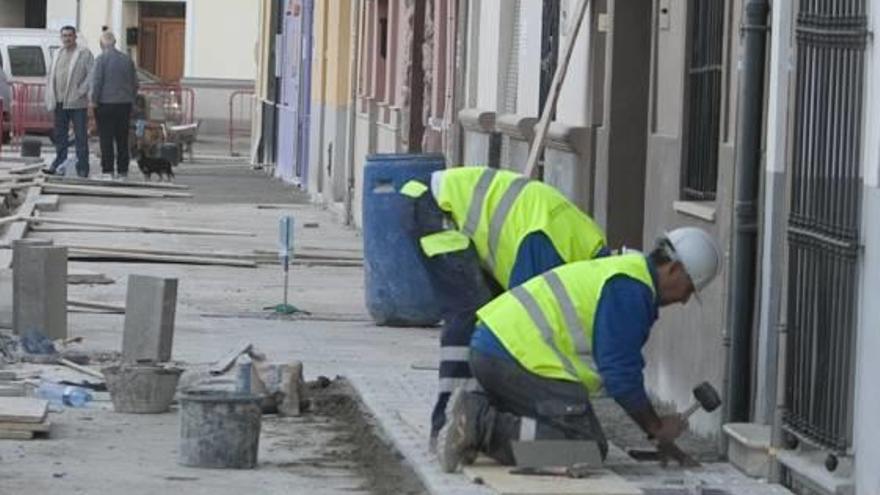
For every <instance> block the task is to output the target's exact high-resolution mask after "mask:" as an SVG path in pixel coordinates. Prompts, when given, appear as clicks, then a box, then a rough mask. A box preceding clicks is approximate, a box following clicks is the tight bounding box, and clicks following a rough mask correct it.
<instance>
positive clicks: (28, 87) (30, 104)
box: [11, 83, 55, 139]
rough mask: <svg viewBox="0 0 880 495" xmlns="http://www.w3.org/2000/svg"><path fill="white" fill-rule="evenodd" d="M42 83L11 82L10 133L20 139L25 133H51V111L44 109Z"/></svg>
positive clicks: (43, 87)
mask: <svg viewBox="0 0 880 495" xmlns="http://www.w3.org/2000/svg"><path fill="white" fill-rule="evenodd" d="M45 93H46V85H45V84H42V83H14V84H12V109H11V116H12V135H13V137H14V138H16V139H21V137H22V136H24V135H25V134H47V135H48V134H51V132H52V129H53V127H54V125H55V119H54V117H53V115H52V113H51V112H50V111H48V110H46V106H45V103H44V100H45V98H44V96H45Z"/></svg>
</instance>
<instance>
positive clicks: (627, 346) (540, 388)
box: [438, 227, 720, 472]
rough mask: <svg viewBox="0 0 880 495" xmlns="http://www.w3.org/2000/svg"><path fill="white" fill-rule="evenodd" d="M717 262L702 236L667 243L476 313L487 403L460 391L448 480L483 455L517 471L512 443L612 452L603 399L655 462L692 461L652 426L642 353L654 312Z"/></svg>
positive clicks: (537, 284)
mask: <svg viewBox="0 0 880 495" xmlns="http://www.w3.org/2000/svg"><path fill="white" fill-rule="evenodd" d="M719 262H720V254H719V251H718V248H717V246H716V244H715V242H714V241H713V239H712V238H711V237H710V236H709V235H708V234H706V233H705V232H704V231H702V230H700V229H697V228H693V227H685V228H680V229H676V230H673V231H671V232H669V233H668V234H666V235H664V236H662V237H661V238H660V239H659V240H658V242H657V245H656V247H655V248H654V249H653V250H652V251H651V253H650V254H649V255H647V256H645V255H644V254H642V253H637V252H630V253H627V254H623V255H619V256H610V257H606V258H600V259H595V260H590V261H579V262H575V263H570V264H567V265H564V266H561V267H558V268H555V269H553V270H551V271H548V272H546V273H544V274H543V275H540V276H537V277H535V278H532V279H531V280H529V281H528V282H526V283H525V284H523V285H521V286H519V287H516V288H514V289H512V290H510V291H508V292H506V293H504V294H502V295H501V296H499V297H498V298H496V299H494V300H493V301H492V302H490V303H489V304H487V305H486V306H484V307H482V308H481V309H479V310H478V311H477V316H478V319H479V322H478V323H477V325H476V329H475V331H474V334H473V338H472V339H471V344H470V364H471V369H472V372H473V374H474V377H475V378H476V380H477V381H478V382H479V384H480V385H481V387H482V389H483V391H482V392H471V391H466V390H463V389H458V390H456V391H455V393H454V394H453V396H452V399H451V413H450V420H449V424H448V425H447V426H446V427H445V428H444V430H443V431H442V432H441V435H440V445H439V449H438V450H439V452H438V456H439V458H440V462H441V464H442V466H443V469H444V470H445V471H447V472H453V471H455V470H456V469H457V468H458V467H459V466H460V465H462V464H469V463H471V462H473V461H474V460H475V459H476V457H477V455H478V454H479V453H485V454H487V455H488V456H490V457H492V458H494V459H496V460H497V461H499V462H501V463H502V464H507V465H511V464H514V463H515V462H514V461H515V459H514V455H513V447H512V443H513V442H515V441H520V442H522V441H529V440H592V441H595V442H596V443H597V444H598V446H599V450H600V452H601V455H602V458H603V459H604V457H605V456H606V454H607V451H608V443H607V441H606V439H605V435H604V433H603V431H602V426H601V425H600V424H599V420H598V419H597V418H596V414H595V412H594V411H593V407H592V405H591V403H590V397H591V395H595V394H596V393H597V392H599V391H600V389H602V388H604V389H605V391H606V392H607V393H608V395H610V396H611V397H613V398H614V399H615V400H616V402H617V403H619V404H620V405H621V406H622V407H623V409H624V410H625V411H626V412H627V413H628V414H629V416H630V417H632V419H633V420H634V421H635V422H636V423H637V424H638V425H639V426H640V427H641V428H642V429H643V430H644V431H645V433H647V434H648V435H649V436H650V437H651V438H653V439H654V440H655V441H656V443H657V446H658V451H659V453H660V455H661V458H662V459H663V460H664V461H665V460H675V461H677V462H679V463H680V464H683V465H688V464H693V463H694V461H693V460H692V459H691V458H690V457H689V456H688V455H687V454H685V453H684V452H682V451H681V450H680V449H679V448H678V447H677V446H676V445H675V440H676V438H678V437H679V435H681V433H682V432H683V431H684V430H685V429H686V428H687V423H686V421H685V420H683V419H682V418H681V416H679V415H670V416H659V415H658V414H657V413H656V411H655V410H654V408H653V406H652V405H651V403H650V401H649V400H648V395H647V393H646V391H645V388H644V383H643V374H642V373H643V368H644V366H645V362H644V358H643V357H642V352H641V351H642V346H644V344H645V343H646V342H647V340H648V337H649V333H650V329H651V326H652V325H653V323H654V321H655V320H656V319H657V317H658V309H659V308H660V307H661V306H666V305H669V304H674V303H682V304H684V303H686V302H687V301H688V299H689V298H690V296H691V295H692V294H694V293H695V292H699V291H700V290H702V289H703V288H704V287H705V286H706V285H708V284H709V283H710V282H711V281H712V279H713V278H715V276H716V274H717V272H718V267H719Z"/></svg>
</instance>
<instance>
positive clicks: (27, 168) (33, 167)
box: [9, 162, 44, 174]
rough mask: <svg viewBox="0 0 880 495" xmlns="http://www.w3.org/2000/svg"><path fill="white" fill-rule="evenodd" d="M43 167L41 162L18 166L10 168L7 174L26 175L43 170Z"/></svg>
mask: <svg viewBox="0 0 880 495" xmlns="http://www.w3.org/2000/svg"><path fill="white" fill-rule="evenodd" d="M43 165H44V163H43V162H39V163H31V164H28V165H18V166H16V167H12V168H10V169H9V173H10V174H27V173H30V172H36V171H39V170H40V169H41V168H43Z"/></svg>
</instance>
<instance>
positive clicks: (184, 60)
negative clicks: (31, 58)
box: [0, 0, 259, 135]
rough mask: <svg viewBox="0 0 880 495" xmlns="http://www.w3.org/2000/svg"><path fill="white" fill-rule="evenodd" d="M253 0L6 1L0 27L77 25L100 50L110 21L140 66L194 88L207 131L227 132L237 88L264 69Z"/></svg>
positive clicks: (198, 113)
mask: <svg viewBox="0 0 880 495" xmlns="http://www.w3.org/2000/svg"><path fill="white" fill-rule="evenodd" d="M256 7H258V6H257V5H255V4H254V2H252V1H251V0H178V1H162V2H154V1H143V0H141V1H138V0H111V1H83V0H27V1H25V0H2V1H0V27H30V28H37V29H50V30H58V29H60V28H61V27H62V26H64V25H72V26H75V27H77V29H78V30H79V32H80V33H81V35H82V37H83V38H84V39H85V40H87V42H88V46H89V47H90V48H91V50H92V51H93V52H94V53H96V54H97V53H99V52H100V46H99V39H100V36H101V32H102V30H103V29H104V28H105V27H106V28H108V29H110V30H112V31H113V32H115V33H116V37H117V39H118V47H119V48H120V49H121V50H123V51H126V52H127V53H128V54H129V55H131V57H132V58H133V59H134V60H135V62H136V63H137V65H138V67H139V68H141V69H144V70H145V71H147V72H149V73H152V74H153V75H155V76H156V77H157V79H159V80H161V81H163V82H169V83H180V84H181V85H183V86H186V87H187V88H191V89H192V90H193V92H194V100H195V104H194V112H195V115H194V117H195V118H196V119H197V120H199V121H200V122H201V126H202V127H201V132H203V133H206V134H220V135H222V134H225V133H226V130H227V125H228V120H229V104H230V101H229V98H230V95H231V94H232V92H234V91H239V90H251V89H253V87H254V81H255V78H256V75H257V57H256V55H257V37H258V30H259V9H258V8H256Z"/></svg>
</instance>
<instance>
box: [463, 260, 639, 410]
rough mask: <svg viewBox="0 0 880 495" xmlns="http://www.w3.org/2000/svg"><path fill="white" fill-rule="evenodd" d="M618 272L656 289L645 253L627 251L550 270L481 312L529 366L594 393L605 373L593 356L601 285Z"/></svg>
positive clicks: (485, 320) (494, 331) (495, 332)
mask: <svg viewBox="0 0 880 495" xmlns="http://www.w3.org/2000/svg"><path fill="white" fill-rule="evenodd" d="M617 275H626V276H629V277H632V278H634V279H635V280H638V281H639V282H641V283H643V284H645V285H647V286H648V287H650V288H651V292H652V293H655V288H654V281H653V279H652V277H651V272H650V270H649V268H648V262H647V260H646V259H645V257H644V255H643V254H641V253H632V254H624V255H620V256H609V257H607V258H600V259H596V260H590V261H579V262H576V263H570V264H568V265H563V266H560V267H558V268H555V269H553V270H550V271H548V272H547V273H544V274H543V275H540V276H538V277H535V278H533V279H531V280H529V281H528V282H526V283H524V284H523V285H520V286H519V287H515V288H513V289H511V290H510V291H508V292H505V293H504V294H502V295H500V296H498V297H497V298H495V299H494V300H493V301H492V302H490V303H489V304H487V305H486V306H483V307H482V308H481V309H480V310H479V311H477V316H478V317H479V319H480V321H482V322H483V323H484V324H485V325H486V326H487V327H488V328H489V329H490V330H491V331H492V333H493V334H495V336H496V337H497V338H498V340H499V341H501V343H502V345H504V348H505V349H507V351H508V352H509V353H510V354H511V355H512V356H513V357H514V358H515V359H516V360H517V361H518V362H519V364H520V365H522V366H523V367H524V368H525V369H527V370H529V371H530V372H532V373H534V374H536V375H539V376H543V377H546V378H553V379H558V380H567V381H580V382H581V383H583V384H584V386H586V388H587V390H589V391H590V393H592V394H595V393H596V392H598V391H599V390H600V389H601V388H602V378H601V377H600V376H599V372H598V371H597V370H596V367H595V363H594V361H593V357H592V350H593V320H594V319H595V316H596V309H597V308H598V306H599V298H600V297H601V296H602V288H603V287H605V284H606V283H607V282H608V280H610V279H611V278H612V277H614V276H617Z"/></svg>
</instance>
